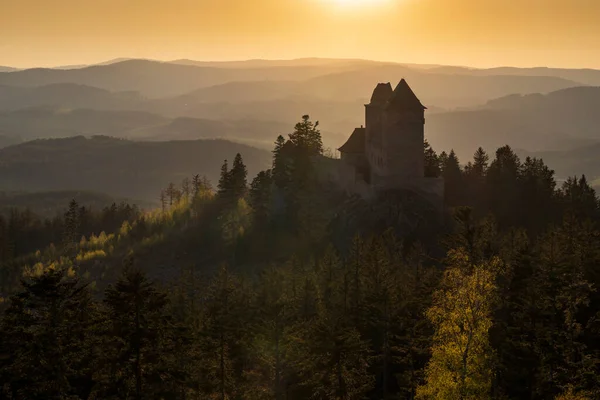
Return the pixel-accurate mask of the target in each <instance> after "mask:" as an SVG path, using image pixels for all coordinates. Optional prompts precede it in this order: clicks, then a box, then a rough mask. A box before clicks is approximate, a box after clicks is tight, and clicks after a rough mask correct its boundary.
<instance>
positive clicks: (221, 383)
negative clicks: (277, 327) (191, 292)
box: [201, 265, 245, 400]
mask: <svg viewBox="0 0 600 400" xmlns="http://www.w3.org/2000/svg"><path fill="white" fill-rule="evenodd" d="M240 294H241V292H240V284H239V281H238V279H237V278H236V277H235V276H234V275H233V274H232V273H231V272H230V271H229V270H228V268H227V266H226V265H222V266H221V267H220V268H219V271H218V273H217V275H216V276H215V277H214V279H213V281H212V283H211V285H210V287H209V288H208V299H207V300H208V301H207V307H206V310H205V319H204V322H203V323H204V329H203V331H204V332H203V333H204V334H203V343H202V348H203V365H202V366H201V369H202V371H203V375H204V377H205V380H204V381H203V382H202V384H201V389H202V391H203V392H204V393H206V394H207V395H208V396H210V398H215V399H220V400H225V399H229V398H233V397H235V395H236V393H237V392H238V389H239V388H238V387H237V385H236V383H238V382H239V378H240V377H239V375H238V374H236V371H235V368H234V361H235V356H236V354H238V353H239V347H238V346H239V344H240V341H241V339H242V338H243V337H244V333H243V329H245V327H244V319H245V318H244V317H243V315H242V313H243V312H244V310H243V309H242V308H241V307H240Z"/></svg>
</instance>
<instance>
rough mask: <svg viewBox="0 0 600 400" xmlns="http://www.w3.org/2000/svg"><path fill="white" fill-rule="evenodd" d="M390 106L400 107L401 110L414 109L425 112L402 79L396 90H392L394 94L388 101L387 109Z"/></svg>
mask: <svg viewBox="0 0 600 400" xmlns="http://www.w3.org/2000/svg"><path fill="white" fill-rule="evenodd" d="M390 106H396V107H397V106H400V107H402V108H416V109H420V110H426V109H427V107H425V106H424V105H423V104H421V101H420V100H419V99H418V98H417V96H416V95H415V93H414V92H413V91H412V89H411V88H410V86H408V83H406V81H405V80H404V79H402V80H401V81H400V83H399V84H398V86H396V89H394V94H393V95H392V97H391V98H390V99H389V101H388V107H390Z"/></svg>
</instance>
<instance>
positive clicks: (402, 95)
mask: <svg viewBox="0 0 600 400" xmlns="http://www.w3.org/2000/svg"><path fill="white" fill-rule="evenodd" d="M425 110H426V107H425V106H423V104H421V101H420V100H419V99H418V98H417V96H416V95H415V93H414V92H413V91H412V89H411V88H410V86H408V83H406V81H405V80H404V79H402V80H401V81H400V83H399V84H398V86H396V89H394V93H393V95H392V96H391V98H390V99H389V100H388V102H387V104H386V106H385V113H384V117H383V129H382V136H383V139H382V145H383V146H382V147H383V151H384V155H383V158H384V160H385V161H384V164H385V168H384V170H383V172H382V174H383V175H384V176H386V177H387V178H388V180H389V181H390V182H391V183H393V182H400V181H405V180H411V179H418V178H423V176H424V164H425V160H424V155H423V141H424V139H425V127H424V124H425Z"/></svg>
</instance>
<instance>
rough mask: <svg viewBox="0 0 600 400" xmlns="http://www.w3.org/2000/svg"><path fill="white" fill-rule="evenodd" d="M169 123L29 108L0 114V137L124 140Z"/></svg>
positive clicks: (131, 114) (135, 114) (152, 117)
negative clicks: (99, 136) (111, 137)
mask: <svg viewBox="0 0 600 400" xmlns="http://www.w3.org/2000/svg"><path fill="white" fill-rule="evenodd" d="M168 121H169V119H167V118H164V117H161V116H159V115H156V114H151V113H146V112H141V111H102V110H93V109H76V110H71V109H68V108H55V107H32V108H24V109H20V110H17V111H12V112H0V134H3V135H6V136H10V137H18V138H20V140H23V141H25V140H31V139H44V138H60V137H69V136H76V135H86V136H89V135H110V136H116V137H121V138H126V137H128V135H129V132H130V131H131V130H134V129H141V128H145V127H150V126H156V125H159V124H165V123H167V122H168Z"/></svg>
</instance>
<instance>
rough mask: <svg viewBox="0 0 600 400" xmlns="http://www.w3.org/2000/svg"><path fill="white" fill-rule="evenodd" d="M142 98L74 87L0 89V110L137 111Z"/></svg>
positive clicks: (121, 93) (53, 85) (64, 85)
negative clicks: (36, 108) (49, 107)
mask: <svg viewBox="0 0 600 400" xmlns="http://www.w3.org/2000/svg"><path fill="white" fill-rule="evenodd" d="M142 102H143V98H142V97H141V96H140V95H139V94H137V93H135V92H109V91H108V90H104V89H99V88H97V87H92V86H85V85H78V84H74V83H56V84H51V85H45V86H38V87H24V86H6V85H4V86H0V110H6V111H11V110H18V109H21V108H27V107H40V106H56V107H67V108H95V109H100V110H124V109H138V108H140V104H141V103H142Z"/></svg>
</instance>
